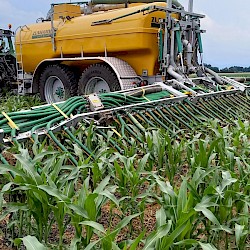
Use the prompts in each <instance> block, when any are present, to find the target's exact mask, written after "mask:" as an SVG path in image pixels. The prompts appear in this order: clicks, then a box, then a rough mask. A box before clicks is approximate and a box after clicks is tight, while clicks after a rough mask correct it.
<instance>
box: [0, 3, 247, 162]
mask: <svg viewBox="0 0 250 250" xmlns="http://www.w3.org/2000/svg"><path fill="white" fill-rule="evenodd" d="M201 18H204V15H201V14H197V13H194V12H193V1H192V0H190V1H189V8H188V10H184V8H183V6H182V5H181V4H180V3H179V2H177V1H171V0H168V1H167V2H161V1H158V2H151V1H147V0H145V1H141V0H132V1H129V2H126V3H124V1H122V0H106V1H105V0H93V1H92V2H76V3H70V4H52V7H51V10H50V12H49V13H48V16H47V18H46V19H42V20H41V21H40V22H39V23H36V24H33V25H27V26H23V27H21V28H20V29H19V32H18V33H17V35H16V51H17V71H18V74H17V79H18V81H19V84H18V92H19V93H21V94H25V93H36V92H40V95H41V97H42V99H43V100H45V101H47V102H48V103H49V104H47V105H44V106H39V107H34V108H32V109H31V110H28V111H20V112H13V113H8V114H7V113H4V112H3V113H2V115H1V116H0V143H2V144H3V145H4V144H9V143H17V142H21V141H27V140H31V141H33V142H34V141H37V140H46V139H47V140H49V141H50V142H52V144H53V145H54V146H55V147H57V148H59V149H60V150H62V151H64V152H68V153H69V154H70V159H71V161H72V162H73V163H74V164H75V165H77V160H76V158H77V157H75V154H74V151H72V150H71V152H69V151H70V150H69V148H68V147H67V145H65V143H66V144H67V143H69V141H71V142H73V143H74V144H76V145H78V147H80V148H81V149H82V150H83V151H84V152H85V153H86V155H87V156H93V152H92V151H91V150H90V149H89V148H88V147H87V146H86V145H85V144H84V143H83V142H82V141H81V140H79V138H78V137H77V135H76V134H75V128H79V129H80V130H85V132H86V129H87V128H88V127H91V126H94V129H95V132H96V133H97V134H99V135H100V136H101V137H102V138H105V139H106V140H107V141H108V143H109V144H110V145H111V146H112V147H114V148H115V149H116V150H118V151H122V149H121V147H120V146H119V141H120V142H121V141H127V142H128V143H130V138H131V137H133V138H134V139H135V140H137V141H139V142H141V143H143V140H142V138H141V136H140V134H142V133H144V132H145V131H146V130H147V129H148V128H154V127H158V128H159V127H161V128H163V129H166V130H167V131H169V134H172V135H173V136H178V135H179V134H180V133H182V132H183V131H184V132H185V131H190V130H194V129H196V128H197V127H199V126H200V129H201V130H202V131H205V127H204V126H202V124H204V122H206V121H207V120H209V119H217V120H218V121H219V122H220V123H221V124H223V125H224V124H232V123H234V121H235V120H238V119H248V120H249V118H250V113H249V108H250V105H249V89H250V84H249V83H248V80H249V79H233V78H229V77H225V76H224V77H222V76H219V75H218V74H217V73H215V72H213V71H212V70H210V69H208V68H206V67H205V66H204V63H203V45H202V33H203V32H204V30H202V29H201V27H200V19H201ZM191 74H192V75H195V77H192V78H190V75H191ZM77 92H78V94H79V96H76V94H77ZM70 96H71V98H69V97H70ZM180 131H181V132H180ZM58 132H60V133H58ZM1 161H2V162H3V163H6V159H5V158H4V156H3V155H1Z"/></svg>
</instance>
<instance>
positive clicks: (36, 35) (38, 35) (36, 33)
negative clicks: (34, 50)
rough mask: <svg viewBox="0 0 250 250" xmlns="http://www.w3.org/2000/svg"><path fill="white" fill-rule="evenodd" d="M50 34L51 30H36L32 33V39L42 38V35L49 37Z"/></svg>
mask: <svg viewBox="0 0 250 250" xmlns="http://www.w3.org/2000/svg"><path fill="white" fill-rule="evenodd" d="M51 35H52V30H51V29H48V30H38V31H34V32H33V34H32V39H37V38H43V37H51Z"/></svg>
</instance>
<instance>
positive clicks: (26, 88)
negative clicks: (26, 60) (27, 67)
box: [15, 25, 33, 95]
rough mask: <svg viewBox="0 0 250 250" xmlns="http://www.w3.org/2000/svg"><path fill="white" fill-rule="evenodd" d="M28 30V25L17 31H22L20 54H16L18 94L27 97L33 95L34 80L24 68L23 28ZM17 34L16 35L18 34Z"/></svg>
mask: <svg viewBox="0 0 250 250" xmlns="http://www.w3.org/2000/svg"><path fill="white" fill-rule="evenodd" d="M25 27H26V28H27V29H28V30H29V28H28V26H27V25H24V26H19V27H18V28H17V30H16V32H17V31H18V29H20V39H19V53H16V71H17V82H18V94H19V95H25V94H28V93H32V87H31V86H32V80H33V77H32V76H31V75H29V74H26V73H25V71H24V68H23V46H22V36H21V35H22V34H21V33H22V31H23V28H25ZM16 32H15V33H16Z"/></svg>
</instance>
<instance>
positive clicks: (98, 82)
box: [84, 77, 110, 94]
mask: <svg viewBox="0 0 250 250" xmlns="http://www.w3.org/2000/svg"><path fill="white" fill-rule="evenodd" d="M84 92H85V94H91V93H97V94H101V93H108V92H110V87H109V85H108V83H107V82H106V81H105V80H104V79H103V78H101V77H93V78H91V79H90V80H89V81H88V82H87V84H86V87H85V91H84Z"/></svg>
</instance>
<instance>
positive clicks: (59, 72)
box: [39, 64, 78, 101]
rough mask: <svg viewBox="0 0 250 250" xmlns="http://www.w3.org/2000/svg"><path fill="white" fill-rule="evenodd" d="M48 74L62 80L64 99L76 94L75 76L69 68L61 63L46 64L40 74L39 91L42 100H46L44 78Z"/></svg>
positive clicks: (47, 76)
mask: <svg viewBox="0 0 250 250" xmlns="http://www.w3.org/2000/svg"><path fill="white" fill-rule="evenodd" d="M50 76H56V77H58V78H59V79H60V80H61V81H62V83H63V85H64V90H65V100H66V99H68V98H70V97H72V96H76V95H77V80H78V79H77V76H76V75H75V74H74V73H73V72H72V71H71V70H70V68H69V67H68V66H66V65H62V64H53V65H49V66H47V67H46V68H45V69H44V71H43V72H42V74H41V76H40V80H39V92H40V96H41V99H42V101H46V98H45V95H44V87H45V83H46V80H47V79H48V78H49V77H50ZM62 101H63V100H62Z"/></svg>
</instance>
